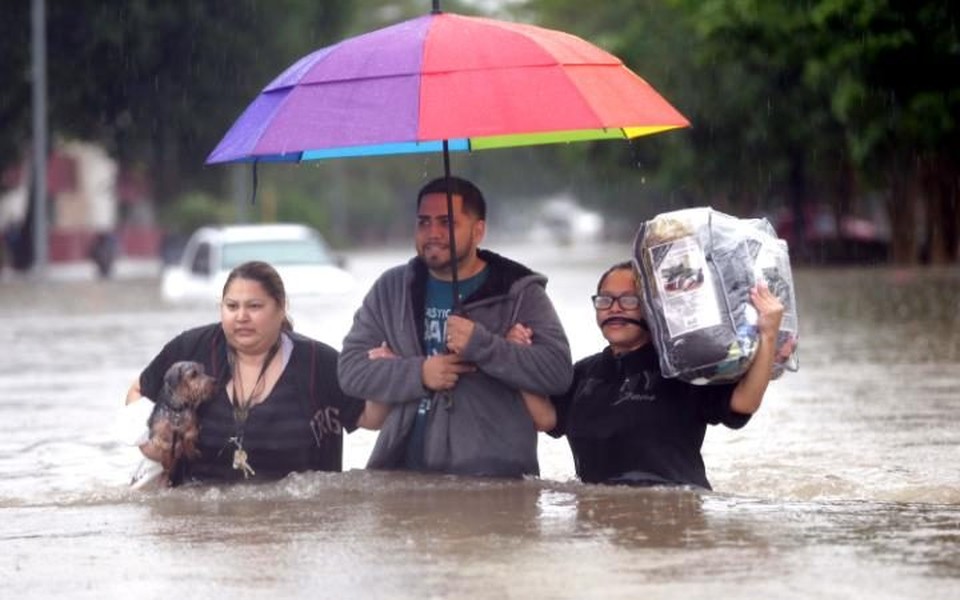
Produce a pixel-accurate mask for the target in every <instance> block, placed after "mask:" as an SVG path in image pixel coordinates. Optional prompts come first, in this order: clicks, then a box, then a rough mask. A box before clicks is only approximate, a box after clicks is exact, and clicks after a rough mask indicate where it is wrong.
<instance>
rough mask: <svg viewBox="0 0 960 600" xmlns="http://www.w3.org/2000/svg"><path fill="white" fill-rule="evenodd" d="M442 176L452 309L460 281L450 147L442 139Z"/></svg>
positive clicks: (456, 308)
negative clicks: (445, 197)
mask: <svg viewBox="0 0 960 600" xmlns="http://www.w3.org/2000/svg"><path fill="white" fill-rule="evenodd" d="M443 176H444V181H446V182H447V235H448V237H449V238H450V274H451V276H452V279H451V281H450V283H451V284H452V288H453V311H454V312H458V311H459V310H460V281H459V279H458V277H457V239H456V237H455V236H454V233H453V229H454V227H453V190H452V189H451V187H452V185H453V182H451V181H450V147H449V146H448V145H447V140H443Z"/></svg>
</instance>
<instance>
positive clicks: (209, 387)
mask: <svg viewBox="0 0 960 600" xmlns="http://www.w3.org/2000/svg"><path fill="white" fill-rule="evenodd" d="M214 381H215V380H214V378H213V377H210V376H209V375H207V374H206V373H204V372H203V365H201V364H200V363H198V362H193V361H188V360H186V361H180V362H176V363H173V364H172V365H170V368H169V369H167V373H166V375H164V376H163V395H164V398H165V400H166V402H167V403H168V404H169V405H170V407H171V408H173V409H174V410H183V409H185V408H196V407H198V406H200V403H201V402H203V401H205V400H207V399H208V398H210V396H212V395H213V387H214Z"/></svg>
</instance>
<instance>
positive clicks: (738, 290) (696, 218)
mask: <svg viewBox="0 0 960 600" xmlns="http://www.w3.org/2000/svg"><path fill="white" fill-rule="evenodd" d="M633 258H634V263H635V265H636V267H637V269H638V271H639V272H640V274H641V278H640V279H641V285H642V288H643V289H642V292H643V293H642V297H643V306H644V312H645V315H646V319H647V322H648V324H649V325H650V330H651V334H652V337H653V342H654V344H655V346H656V349H657V352H658V354H659V356H660V369H661V371H662V373H663V376H664V377H676V378H679V379H682V380H684V381H688V382H690V383H694V384H711V383H729V382H732V381H736V380H738V379H739V378H740V377H741V376H742V375H743V374H744V373H745V372H746V371H747V369H749V368H750V364H751V363H752V361H753V357H754V355H755V353H756V348H757V342H758V335H757V311H756V309H755V308H754V306H753V304H752V303H751V302H750V289H751V288H752V287H753V286H754V285H755V284H756V283H757V282H758V281H759V280H760V278H763V280H765V281H766V282H767V285H768V286H769V287H770V290H771V291H772V292H773V293H774V294H776V295H777V297H778V298H779V299H780V301H781V302H782V303H783V305H784V314H783V320H782V322H781V325H780V333H779V335H778V336H777V360H776V364H775V366H774V373H773V377H774V378H777V377H779V376H780V375H782V374H783V372H784V371H785V370H788V371H796V370H797V369H798V367H799V362H798V357H797V341H798V319H797V305H796V297H795V294H794V288H793V275H792V273H791V270H790V255H789V251H788V248H787V243H786V242H785V241H783V240H781V239H778V238H777V235H776V232H775V231H774V229H773V227H772V226H771V225H770V223H769V222H768V221H767V220H766V219H738V218H736V217H732V216H730V215H727V214H724V213H722V212H719V211H715V210H713V209H712V208H709V207H701V208H689V209H684V210H678V211H673V212H668V213H663V214H660V215H658V216H656V217H654V218H653V219H651V220H649V221H646V222H644V223H643V224H642V225H641V226H640V229H639V230H638V231H637V235H636V238H635V240H634V245H633Z"/></svg>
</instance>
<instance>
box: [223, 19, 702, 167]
mask: <svg viewBox="0 0 960 600" xmlns="http://www.w3.org/2000/svg"><path fill="white" fill-rule="evenodd" d="M689 124H690V123H689V121H687V119H686V118H684V117H683V115H681V114H680V113H679V112H678V111H677V110H676V109H675V108H673V107H672V106H671V105H670V104H669V103H668V102H667V101H666V100H665V99H664V98H663V97H662V96H660V94H658V93H657V92H656V90H654V89H653V87H651V86H650V84H648V83H647V82H646V81H645V80H644V79H643V78H641V77H640V76H638V75H637V74H636V73H634V72H632V71H631V70H630V69H628V68H627V67H626V66H624V64H623V63H622V62H621V61H620V60H619V59H618V58H616V57H615V56H613V55H611V54H610V53H608V52H606V51H604V50H601V49H600V48H598V47H596V46H594V45H593V44H590V43H588V42H586V41H585V40H583V39H581V38H579V37H576V36H574V35H571V34H569V33H564V32H561V31H556V30H551V29H544V28H542V27H536V26H533V25H527V24H522V23H510V22H505V21H498V20H494V19H487V18H481V17H467V16H462V15H456V14H450V13H441V12H435V13H432V14H429V15H425V16H422V17H419V18H415V19H411V20H409V21H404V22H402V23H398V24H396V25H392V26H389V27H385V28H383V29H379V30H376V31H373V32H370V33H366V34H363V35H359V36H356V37H352V38H349V39H346V40H344V41H342V42H340V43H337V44H334V45H332V46H328V47H325V48H321V49H320V50H317V51H315V52H313V53H311V54H309V55H307V56H305V57H303V58H301V59H300V60H298V61H297V62H296V63H294V64H293V65H292V66H290V67H289V68H288V69H287V70H286V71H284V72H283V73H282V74H281V75H280V76H279V77H277V78H276V79H275V80H273V81H272V82H271V83H270V84H269V85H268V86H267V87H266V88H264V89H263V91H262V92H261V93H260V95H259V96H257V98H256V99H255V100H254V101H253V103H252V104H251V105H250V106H249V107H248V108H247V109H246V111H244V113H243V114H242V115H241V116H240V118H239V119H238V120H237V121H236V123H235V124H234V125H233V126H232V127H231V128H230V130H229V131H228V132H227V134H226V136H225V137H224V138H223V140H222V141H221V142H220V143H219V144H218V145H217V147H216V148H215V149H214V150H213V152H212V153H211V154H210V156H209V157H208V159H207V163H224V162H243V161H246V162H249V161H302V160H313V159H326V158H339V157H349V156H375V155H389V154H406V153H416V152H437V151H443V150H446V151H449V152H456V151H471V150H482V149H489V148H505V147H511V146H526V145H533V144H548V143H556V142H573V141H584V140H601V139H616V138H619V139H631V138H636V137H639V136H643V135H648V134H652V133H657V132H661V131H666V130H670V129H676V128H680V127H687V126H689Z"/></svg>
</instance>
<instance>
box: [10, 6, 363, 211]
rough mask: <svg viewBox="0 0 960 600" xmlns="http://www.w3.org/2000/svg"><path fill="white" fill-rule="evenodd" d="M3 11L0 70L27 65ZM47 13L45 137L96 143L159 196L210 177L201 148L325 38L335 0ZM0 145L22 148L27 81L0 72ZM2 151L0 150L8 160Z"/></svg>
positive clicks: (23, 16) (335, 25) (16, 28)
mask: <svg viewBox="0 0 960 600" xmlns="http://www.w3.org/2000/svg"><path fill="white" fill-rule="evenodd" d="M28 4H29V3H26V2H17V3H13V6H12V7H9V8H11V9H12V10H11V11H10V12H11V13H12V14H7V15H5V23H7V24H8V25H9V26H10V27H9V30H8V31H5V33H6V34H7V35H4V36H3V40H2V44H3V46H2V47H0V50H2V54H3V58H2V59H0V60H2V61H3V62H2V63H0V64H2V69H3V71H2V72H3V73H4V74H8V73H9V74H19V73H22V72H25V71H27V70H28V65H29V62H28V61H29V56H27V55H26V54H25V53H24V52H23V51H22V49H23V48H29V47H30V44H29V37H28V36H29V27H26V26H25V25H26V23H28V22H29V21H28V17H29V14H28V13H29V10H28V9H27V8H25V7H24V5H28ZM47 4H48V10H47V45H48V48H47V57H48V65H49V67H48V77H49V82H48V88H49V101H48V106H49V121H50V131H51V132H52V134H53V135H63V136H70V137H82V138H85V139H90V140H96V141H100V142H101V143H103V144H105V145H106V146H107V147H108V148H109V149H110V151H111V153H113V154H114V155H115V156H117V157H118V158H119V160H120V161H121V163H122V164H125V165H131V164H143V165H145V166H146V168H147V169H148V170H149V172H150V174H151V176H152V178H153V180H154V181H155V183H156V195H157V199H158V200H159V201H160V202H168V201H170V200H172V199H174V198H176V197H177V196H178V195H179V194H180V193H181V192H183V191H185V190H189V189H191V188H193V187H202V186H206V187H211V186H214V187H215V186H216V185H217V184H218V180H219V179H220V177H221V176H222V172H219V173H215V172H212V171H205V170H204V168H203V163H204V159H205V157H206V154H207V153H208V152H209V151H210V150H211V149H212V148H213V146H214V145H215V144H216V142H217V140H218V139H219V138H220V137H221V136H222V135H223V133H224V132H225V131H226V129H227V127H229V125H230V123H231V122H232V120H233V119H234V118H235V117H236V116H237V115H238V114H239V112H240V111H241V110H242V109H243V108H244V106H245V105H246V104H247V103H248V102H249V101H250V100H251V99H252V98H253V97H254V96H255V95H256V93H257V92H258V91H259V90H260V89H261V88H262V87H263V86H264V85H265V84H267V83H268V82H269V81H270V79H271V78H272V77H274V76H275V75H276V74H277V73H279V71H280V70H281V69H282V67H285V66H287V65H288V64H289V63H290V62H292V61H293V59H294V58H296V57H298V56H300V55H302V54H303V53H304V51H305V49H306V48H313V47H315V46H316V45H318V43H319V42H324V41H327V40H330V39H333V38H334V37H336V36H337V35H338V34H339V33H340V31H341V30H342V28H343V27H344V26H345V22H346V21H347V18H348V17H349V16H350V14H351V13H350V3H349V2H348V1H347V0H328V1H325V2H315V1H312V0H277V1H271V2H266V1H258V0H195V1H191V2H169V3H167V2H154V1H151V0H126V1H124V2H112V1H110V0H77V1H70V2H67V1H51V2H48V3H47ZM4 81H11V82H12V83H13V85H10V86H6V87H5V89H3V90H0V114H2V115H3V116H4V117H5V118H6V117H9V118H10V121H11V125H12V126H10V127H4V128H3V131H0V140H2V141H0V147H3V148H12V147H16V146H17V145H19V144H22V142H21V141H20V140H22V139H24V132H25V130H26V127H27V126H25V125H24V123H29V114H30V107H29V98H30V94H29V83H30V82H29V79H28V78H26V77H17V76H14V77H10V78H9V79H7V78H6V77H5V78H4ZM8 157H9V155H8V156H5V158H8Z"/></svg>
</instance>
